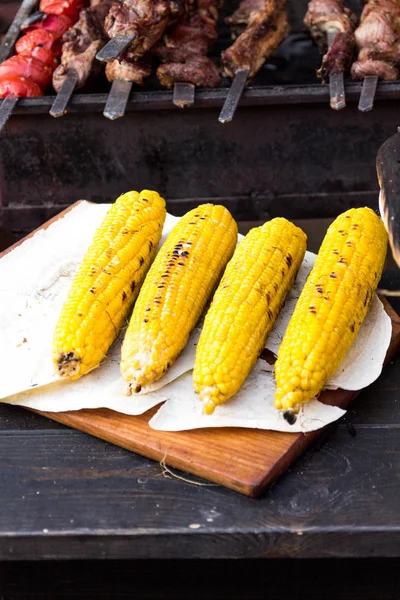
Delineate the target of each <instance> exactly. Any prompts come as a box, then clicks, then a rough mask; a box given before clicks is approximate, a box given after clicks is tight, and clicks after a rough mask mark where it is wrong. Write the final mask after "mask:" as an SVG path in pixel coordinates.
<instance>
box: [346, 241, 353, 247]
mask: <svg viewBox="0 0 400 600" xmlns="http://www.w3.org/2000/svg"><path fill="white" fill-rule="evenodd" d="M346 246H354V242H352V241H351V240H347V242H346Z"/></svg>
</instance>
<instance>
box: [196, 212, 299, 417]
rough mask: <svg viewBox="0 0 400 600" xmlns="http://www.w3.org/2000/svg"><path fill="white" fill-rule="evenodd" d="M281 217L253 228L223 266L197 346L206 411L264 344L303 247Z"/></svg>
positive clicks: (237, 384)
mask: <svg viewBox="0 0 400 600" xmlns="http://www.w3.org/2000/svg"><path fill="white" fill-rule="evenodd" d="M306 242H307V236H306V234H305V233H304V232H303V231H302V230H301V229H299V228H298V227H296V226H295V225H293V223H290V222H289V221H287V220H286V219H273V220H272V221H269V222H268V223H265V224H264V225H263V226H262V227H257V228H255V229H252V230H251V231H250V232H249V233H248V234H247V235H246V237H245V238H244V239H243V240H242V241H241V242H240V243H239V245H238V246H237V248H236V250H235V253H234V255H233V257H232V259H231V260H230V262H229V263H228V266H227V267H226V270H225V273H224V276H223V278H222V280H221V283H220V284H219V286H218V289H217V291H216V292H215V295H214V298H213V301H212V304H211V307H210V309H209V311H208V313H207V315H206V318H205V321H204V327H203V330H202V332H201V335H200V340H199V344H198V346H197V350H196V361H195V365H194V372H193V381H194V389H195V391H196V392H197V394H198V395H199V397H200V400H202V402H203V403H204V411H205V413H207V414H211V413H212V412H213V411H214V408H215V406H216V405H218V404H222V403H223V402H226V400H228V399H229V398H231V396H233V395H234V394H236V392H238V391H239V389H240V388H241V386H242V384H243V382H244V381H245V379H246V377H247V376H248V375H249V373H250V371H251V369H252V368H253V366H254V364H255V363H256V361H257V358H258V356H259V354H260V352H261V351H262V350H263V348H264V347H265V342H266V339H267V336H268V334H269V332H270V330H271V329H272V327H273V325H274V323H275V320H276V318H277V316H278V314H279V311H280V309H281V307H282V305H283V303H284V301H285V298H286V295H287V293H288V291H289V290H290V288H291V287H292V285H293V283H294V280H295V277H296V274H297V271H298V270H299V268H300V265H301V263H302V261H303V258H304V254H305V251H306Z"/></svg>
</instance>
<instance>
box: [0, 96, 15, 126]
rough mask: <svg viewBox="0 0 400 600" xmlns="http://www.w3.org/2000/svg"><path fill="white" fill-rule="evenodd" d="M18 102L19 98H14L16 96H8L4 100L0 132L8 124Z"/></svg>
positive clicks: (1, 108)
mask: <svg viewBox="0 0 400 600" xmlns="http://www.w3.org/2000/svg"><path fill="white" fill-rule="evenodd" d="M17 102H18V97H17V96H14V94H8V96H6V97H5V98H4V100H3V102H2V105H1V107H0V132H1V131H2V129H3V127H4V125H5V124H6V123H7V121H8V119H9V118H10V117H11V114H12V111H13V110H14V107H15V105H16V104H17Z"/></svg>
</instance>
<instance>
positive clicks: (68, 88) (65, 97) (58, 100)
mask: <svg viewBox="0 0 400 600" xmlns="http://www.w3.org/2000/svg"><path fill="white" fill-rule="evenodd" d="M77 83H78V74H77V73H76V72H75V71H68V73H67V77H66V78H65V80H64V82H63V84H62V86H61V88H60V91H59V92H58V94H57V96H56V97H55V100H54V102H53V104H52V106H51V108H50V110H49V114H50V115H51V116H52V117H62V116H63V115H65V113H66V112H67V107H68V104H69V101H70V100H71V96H72V94H73V93H74V90H75V88H76V85H77Z"/></svg>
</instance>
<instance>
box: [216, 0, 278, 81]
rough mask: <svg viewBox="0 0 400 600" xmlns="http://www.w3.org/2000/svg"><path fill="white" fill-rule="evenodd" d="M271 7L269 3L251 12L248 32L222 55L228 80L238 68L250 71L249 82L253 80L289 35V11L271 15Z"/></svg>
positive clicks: (268, 1) (268, 0) (246, 30)
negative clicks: (287, 13)
mask: <svg viewBox="0 0 400 600" xmlns="http://www.w3.org/2000/svg"><path fill="white" fill-rule="evenodd" d="M271 4H272V2H271V1H270V0H266V2H265V3H264V7H263V10H261V11H259V12H257V13H252V14H251V16H250V18H249V22H248V26H247V28H246V29H245V31H244V32H243V33H242V34H241V35H240V36H239V37H238V38H237V39H236V40H235V42H234V43H233V44H232V46H230V47H229V48H228V49H227V50H225V52H223V53H222V62H223V67H224V72H225V74H226V75H227V76H228V77H234V76H235V73H236V71H237V70H238V69H249V71H250V73H249V79H251V78H252V77H254V75H255V74H256V73H257V71H258V70H259V69H260V68H261V67H262V65H263V64H264V62H265V60H266V58H267V57H268V56H270V55H271V54H272V53H273V52H274V51H275V50H276V49H277V48H278V46H279V44H280V43H281V41H282V40H283V39H284V38H285V37H286V35H287V34H288V32H289V24H288V20H287V15H286V11H285V10H283V11H280V12H272V14H271Z"/></svg>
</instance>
